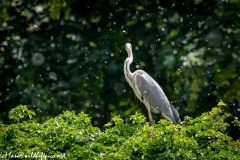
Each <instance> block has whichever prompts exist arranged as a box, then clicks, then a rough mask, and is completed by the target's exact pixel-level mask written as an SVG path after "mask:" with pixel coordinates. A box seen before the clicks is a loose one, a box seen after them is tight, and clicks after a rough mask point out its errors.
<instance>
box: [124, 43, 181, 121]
mask: <svg viewBox="0 0 240 160" xmlns="http://www.w3.org/2000/svg"><path fill="white" fill-rule="evenodd" d="M125 49H126V51H127V53H128V57H127V58H126V60H125V62H124V75H125V78H126V80H127V82H128V83H129V85H130V86H131V87H132V89H133V91H134V93H135V95H136V96H137V98H138V99H139V100H140V101H141V102H142V103H144V105H145V106H146V108H147V111H148V116H149V124H150V126H151V125H153V118H152V115H151V111H152V112H154V113H157V114H159V113H161V114H162V115H163V117H164V118H166V119H168V120H169V121H171V122H173V123H174V124H179V123H181V119H180V117H179V114H178V111H177V110H176V109H175V108H174V107H173V105H171V103H170V102H169V101H168V99H167V97H166V95H165V94H164V92H163V90H162V88H161V87H160V86H159V85H158V83H157V82H156V81H155V80H154V79H153V78H152V77H151V76H149V75H148V74H147V73H146V72H145V71H143V70H136V71H135V72H133V73H132V72H131V71H130V64H131V63H132V62H133V53H132V46H131V44H130V43H127V44H126V45H125Z"/></svg>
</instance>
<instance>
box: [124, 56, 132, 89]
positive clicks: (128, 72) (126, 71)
mask: <svg viewBox="0 0 240 160" xmlns="http://www.w3.org/2000/svg"><path fill="white" fill-rule="evenodd" d="M132 62H133V55H132V54H130V56H128V58H126V60H125V64H124V65H125V66H124V74H125V77H126V80H127V82H128V83H129V84H130V86H131V87H133V84H132V81H133V73H132V72H131V70H130V64H131V63H132Z"/></svg>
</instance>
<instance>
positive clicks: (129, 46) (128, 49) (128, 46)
mask: <svg viewBox="0 0 240 160" xmlns="http://www.w3.org/2000/svg"><path fill="white" fill-rule="evenodd" d="M125 49H126V51H127V53H128V56H130V55H131V54H132V45H131V44H130V43H126V45H125Z"/></svg>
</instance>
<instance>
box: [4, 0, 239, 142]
mask: <svg viewBox="0 0 240 160" xmlns="http://www.w3.org/2000/svg"><path fill="white" fill-rule="evenodd" d="M239 16H240V5H239V3H238V1H237V0H228V1H224V0H222V1H216V0H208V1H202V0H184V1H182V0H178V1H175V0H168V1H160V0H156V1H154V2H151V1H147V0H140V1H134V0H133V1H120V0H116V1H102V0H100V1H98V3H96V2H94V1H78V0H68V1H62V0H44V1H38V0H36V1H32V0H21V1H16V0H0V35H1V36H0V52H1V53H0V77H1V83H0V105H1V107H0V113H1V115H0V118H1V120H2V121H4V122H7V113H8V111H9V110H10V109H12V108H13V107H14V106H16V104H29V108H30V109H31V110H34V112H36V113H37V118H38V120H42V121H44V120H46V119H49V118H50V117H52V116H56V115H59V114H60V113H62V111H64V110H70V111H71V110H75V111H77V112H80V111H84V112H85V113H87V114H89V115H90V116H91V117H93V118H92V122H93V125H94V126H103V124H105V123H107V121H109V120H110V117H111V116H113V115H121V116H122V117H123V119H124V120H129V118H128V117H129V116H130V115H132V114H134V113H135V112H136V111H139V112H143V113H144V114H146V109H145V107H144V105H138V104H137V102H136V100H135V97H134V94H133V92H132V90H131V89H130V87H129V85H128V84H127V83H126V81H125V78H124V75H123V63H124V60H125V58H126V56H127V53H126V52H125V50H124V44H125V43H126V42H130V43H132V46H133V49H134V50H133V51H134V57H135V60H134V63H133V64H132V71H134V70H136V69H138V68H141V69H143V70H145V71H146V72H148V73H149V74H150V75H151V76H152V77H153V78H154V79H156V81H157V82H158V83H159V84H160V85H161V87H162V88H163V90H164V91H165V93H166V94H167V96H168V98H169V99H170V101H171V103H173V105H174V106H176V108H177V109H178V110H179V113H180V115H181V117H184V116H185V115H189V116H192V117H196V116H197V115H200V114H201V113H202V112H204V111H210V110H211V107H212V106H214V104H216V102H218V101H219V100H220V99H222V100H223V101H225V102H227V104H228V105H227V106H228V107H226V108H225V112H230V113H231V115H232V117H230V118H231V119H233V117H234V116H236V118H237V116H238V114H239V111H240V103H239V101H240V78H239V77H240V72H239V70H240V66H239V62H240V56H239V52H240V50H239V48H240V29H239V28H240V22H239ZM206 102H207V103H206ZM111 114H112V115H111ZM155 118H156V117H155ZM229 129H230V130H229V132H230V133H231V135H232V136H234V137H235V138H237V137H239V135H240V134H239V129H237V130H236V129H235V130H233V129H234V128H232V127H231V128H229Z"/></svg>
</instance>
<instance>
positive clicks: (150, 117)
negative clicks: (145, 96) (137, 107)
mask: <svg viewBox="0 0 240 160" xmlns="http://www.w3.org/2000/svg"><path fill="white" fill-rule="evenodd" d="M144 104H145V106H146V108H147V110H148V117H149V125H150V126H152V125H153V118H152V114H151V108H150V104H149V103H148V102H146V101H145V100H144Z"/></svg>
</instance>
